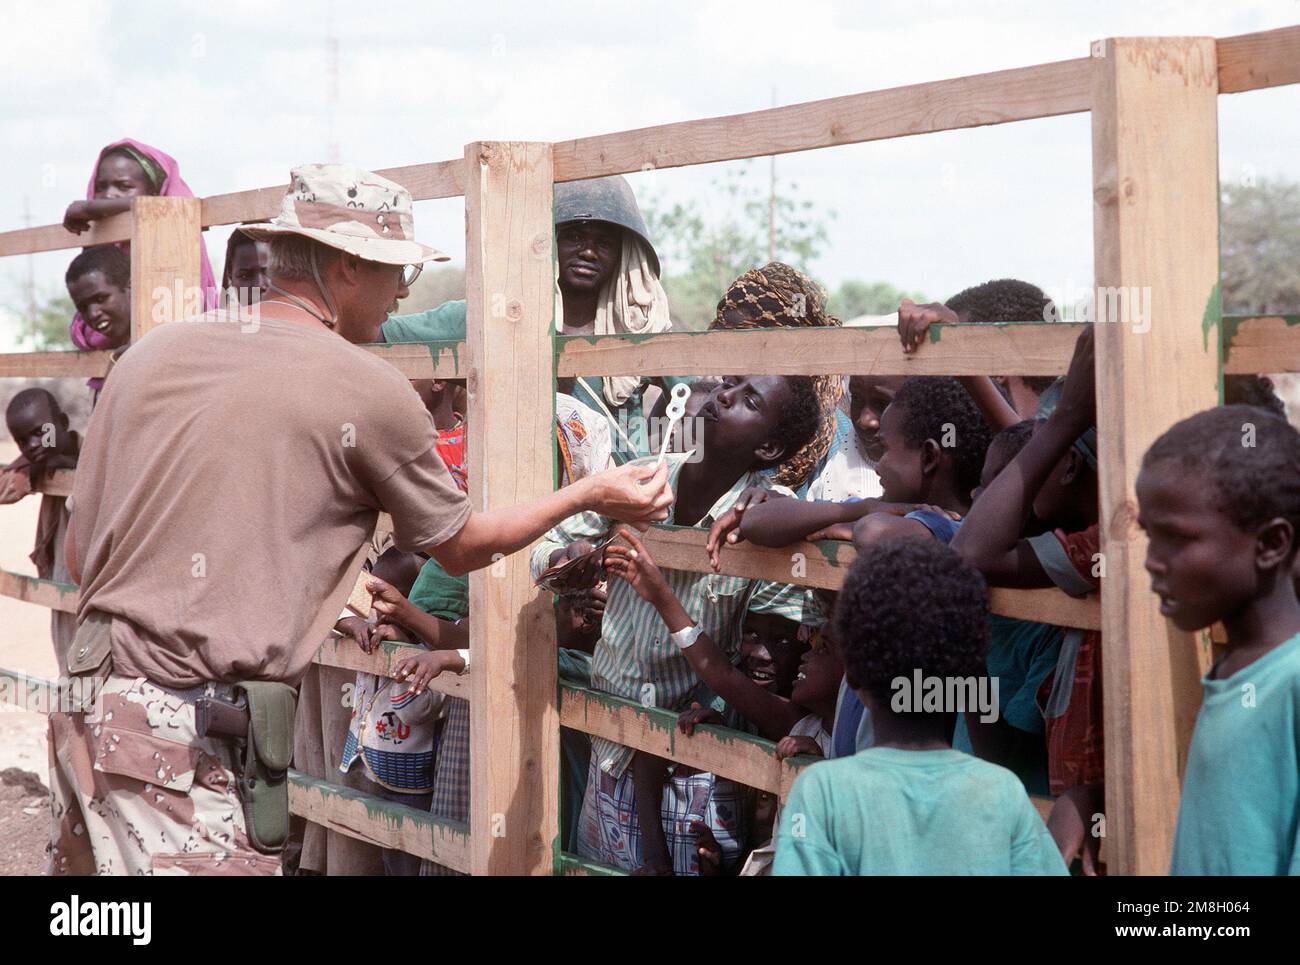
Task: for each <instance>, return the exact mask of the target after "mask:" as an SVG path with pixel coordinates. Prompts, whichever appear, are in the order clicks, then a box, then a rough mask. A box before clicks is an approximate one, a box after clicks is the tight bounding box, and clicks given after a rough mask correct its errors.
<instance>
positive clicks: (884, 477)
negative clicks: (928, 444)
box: [876, 405, 925, 503]
mask: <svg viewBox="0 0 1300 965" xmlns="http://www.w3.org/2000/svg"><path fill="white" fill-rule="evenodd" d="M902 422H903V414H902V412H900V411H899V409H898V407H897V406H894V405H891V406H890V407H889V408H887V409H886V410H885V414H884V415H883V416H882V417H881V419H880V432H879V433H878V435H877V438H878V439H879V440H880V447H881V449H880V458H879V460H877V462H876V472H877V473H878V474H879V476H880V486H881V488H882V489H883V490H884V498H885V500H886V501H887V502H891V503H912V502H916V501H917V500H918V499H920V498H921V493H922V492H923V491H924V483H925V473H924V456H925V445H924V444H922V445H920V446H917V447H915V448H913V447H911V446H909V445H908V444H907V440H906V439H904V438H903V432H902Z"/></svg>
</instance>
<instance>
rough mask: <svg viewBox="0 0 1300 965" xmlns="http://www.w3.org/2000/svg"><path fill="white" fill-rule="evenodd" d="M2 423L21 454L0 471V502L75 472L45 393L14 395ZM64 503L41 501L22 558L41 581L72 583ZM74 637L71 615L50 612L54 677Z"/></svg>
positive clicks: (63, 426)
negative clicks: (55, 475)
mask: <svg viewBox="0 0 1300 965" xmlns="http://www.w3.org/2000/svg"><path fill="white" fill-rule="evenodd" d="M5 423H6V426H7V427H8V429H9V434H10V435H11V436H13V439H14V442H16V443H17V444H18V449H19V451H20V452H21V455H20V456H19V457H18V458H17V459H15V460H14V461H13V462H11V463H10V464H9V465H8V466H6V467H4V468H3V469H2V470H0V503H13V502H17V501H18V500H19V499H21V498H22V497H23V496H26V495H28V494H29V493H31V492H32V491H33V490H34V489H35V488H36V487H38V486H40V484H41V482H42V481H43V480H44V478H45V477H46V475H47V474H49V473H51V472H53V471H54V470H56V469H75V468H76V466H77V455H78V453H80V451H81V438H80V436H79V435H78V434H77V433H76V432H74V431H72V430H71V429H70V428H68V415H67V413H66V412H64V411H63V408H62V407H61V406H60V405H59V402H58V400H57V399H56V398H55V397H54V396H53V395H52V394H51V393H50V392H48V391H46V390H45V389H23V390H22V391H21V392H19V393H17V394H16V395H15V396H14V397H13V398H12V399H10V400H9V406H8V408H7V409H6V410H5ZM67 502H68V501H67V499H66V498H65V497H63V496H51V495H44V496H42V497H41V509H40V514H39V515H38V516H37V520H36V542H35V545H34V546H33V547H32V552H31V556H30V557H28V558H29V559H30V560H31V561H32V564H33V565H34V566H35V567H36V575H37V576H38V577H40V578H41V579H42V580H53V581H55V582H56V583H71V582H72V575H71V574H70V573H69V572H68V565H67V563H66V561H65V560H64V556H63V544H64V539H65V537H66V536H67V532H68V517H69V515H70V513H69V511H68V508H67ZM76 633H77V617H76V614H74V613H65V612H63V611H62V610H51V611H50V637H51V639H52V640H53V642H54V657H55V661H56V662H57V664H58V667H59V676H60V677H64V676H66V675H67V673H68V648H69V647H70V646H72V638H73V637H74V636H76Z"/></svg>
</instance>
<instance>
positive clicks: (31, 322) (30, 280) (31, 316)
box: [23, 194, 39, 348]
mask: <svg viewBox="0 0 1300 965" xmlns="http://www.w3.org/2000/svg"><path fill="white" fill-rule="evenodd" d="M23 225H24V226H26V227H28V228H30V227H31V226H32V198H31V195H29V194H24V195H23ZM27 327H28V330H29V331H30V333H31V334H30V335H29V338H30V339H31V345H32V348H36V339H37V335H38V333H39V326H38V324H37V321H36V258H35V256H34V255H33V254H32V253H31V252H28V253H27Z"/></svg>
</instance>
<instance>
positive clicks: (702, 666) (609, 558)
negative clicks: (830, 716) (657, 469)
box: [605, 530, 803, 740]
mask: <svg viewBox="0 0 1300 965" xmlns="http://www.w3.org/2000/svg"><path fill="white" fill-rule="evenodd" d="M620 535H621V536H622V537H623V538H624V539H625V540H626V541H627V545H623V544H621V543H618V542H615V543H611V544H610V545H609V546H607V547H606V548H605V568H606V569H607V570H608V572H609V574H610V575H611V576H617V577H619V578H620V579H624V580H627V582H628V583H630V584H631V585H632V588H633V589H634V590H636V591H637V593H638V594H640V596H641V597H642V598H643V599H644V600H646V601H647V602H648V603H650V604H651V605H652V606H653V607H654V608H655V609H656V610H658V611H659V615H660V617H662V618H663V621H664V623H665V624H666V625H667V627H668V631H669V632H670V633H677V632H678V631H679V630H685V629H687V628H688V627H692V626H694V625H695V621H694V620H692V619H691V617H690V615H689V614H688V613H687V612H686V610H685V608H684V607H683V606H682V604H681V601H680V600H678V599H677V596H676V595H675V594H674V593H673V591H672V589H671V588H670V587H669V586H668V583H667V581H666V580H665V579H664V577H663V573H662V572H661V571H660V569H659V566H658V564H656V563H655V561H654V558H653V557H652V556H651V555H650V553H649V552H648V551H647V550H646V548H645V546H644V545H643V544H642V543H641V541H640V540H639V539H637V538H636V536H635V535H633V534H632V533H629V532H628V531H627V530H624V531H623V532H622V533H621V534H620ZM682 652H683V653H684V654H685V655H686V659H687V660H688V661H690V664H691V669H693V670H694V671H695V672H696V673H697V674H699V676H700V679H701V680H703V681H704V683H705V684H706V685H708V687H709V688H710V689H711V690H712V691H713V692H714V693H716V694H717V695H718V696H719V697H721V698H722V699H723V700H725V701H726V702H727V703H728V704H729V705H730V706H732V707H734V708H735V709H736V710H737V711H738V712H739V713H740V714H741V715H742V716H743V717H744V718H745V719H746V720H748V721H751V722H752V723H753V724H754V725H755V726H756V727H758V729H759V732H760V733H761V734H762V735H763V736H764V737H766V738H768V739H769V740H780V739H781V738H782V737H784V736H785V735H786V734H788V733H790V728H791V727H793V726H794V725H795V724H796V723H798V721H799V719H800V718H801V717H802V716H803V711H802V710H801V709H800V708H798V707H797V706H796V705H795V704H793V703H791V702H790V701H788V700H786V699H785V698H783V697H778V696H776V695H775V694H772V693H769V692H768V691H766V690H764V689H763V688H762V687H760V686H758V684H756V683H754V681H752V680H750V679H749V678H748V677H746V676H745V675H744V674H743V673H742V672H741V671H740V670H739V669H738V668H737V667H736V666H735V665H734V664H733V663H732V662H731V660H730V659H729V658H728V657H727V654H726V653H725V652H724V651H723V650H722V648H721V647H719V646H718V645H717V644H716V643H714V641H713V639H712V638H711V637H710V636H709V635H708V634H707V633H701V634H700V635H699V636H698V637H696V639H695V642H694V643H692V644H691V645H690V646H689V647H687V648H686V649H685V650H683V651H682Z"/></svg>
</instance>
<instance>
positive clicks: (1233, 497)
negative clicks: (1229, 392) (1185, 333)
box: [1142, 405, 1300, 553]
mask: <svg viewBox="0 0 1300 965" xmlns="http://www.w3.org/2000/svg"><path fill="white" fill-rule="evenodd" d="M1161 462H1173V463H1175V464H1177V465H1178V466H1180V467H1181V468H1183V469H1185V470H1187V478H1188V479H1189V480H1196V484H1197V485H1201V482H1202V481H1203V480H1204V481H1206V482H1208V483H1209V484H1210V486H1212V487H1213V489H1214V492H1215V494H1216V497H1217V498H1216V499H1215V502H1214V505H1215V507H1216V508H1217V509H1218V510H1219V511H1220V512H1222V513H1223V514H1224V515H1225V516H1227V517H1228V518H1229V519H1230V520H1232V522H1233V523H1234V524H1235V525H1236V526H1237V527H1239V528H1240V529H1242V530H1243V531H1246V532H1249V531H1250V530H1253V529H1254V528H1255V527H1257V526H1259V525H1261V524H1262V523H1265V522H1267V521H1268V520H1270V519H1275V518H1277V517H1279V516H1281V517H1283V518H1284V519H1287V520H1289V521H1290V523H1291V525H1292V526H1293V527H1295V530H1296V532H1297V533H1300V432H1297V431H1296V429H1295V427H1294V426H1292V425H1291V423H1289V422H1287V421H1286V420H1285V419H1283V418H1282V417H1281V416H1279V415H1275V414H1274V413H1272V412H1269V411H1268V410H1267V409H1262V408H1259V407H1258V406H1252V405H1224V406H1219V407H1217V408H1214V409H1206V410H1205V411H1204V412H1198V413H1197V414H1196V415H1194V416H1191V417H1190V418H1187V419H1184V420H1183V421H1182V422H1178V423H1175V424H1174V425H1173V426H1172V427H1171V428H1170V429H1169V430H1168V431H1166V432H1165V433H1164V435H1162V436H1160V438H1158V439H1157V440H1156V441H1155V442H1153V443H1152V444H1151V448H1150V449H1148V450H1147V452H1146V455H1145V456H1143V457H1142V468H1143V470H1146V469H1149V468H1150V467H1152V466H1155V465H1156V464H1157V463H1161ZM1295 549H1296V547H1295V545H1292V548H1291V550H1292V553H1294V552H1295Z"/></svg>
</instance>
